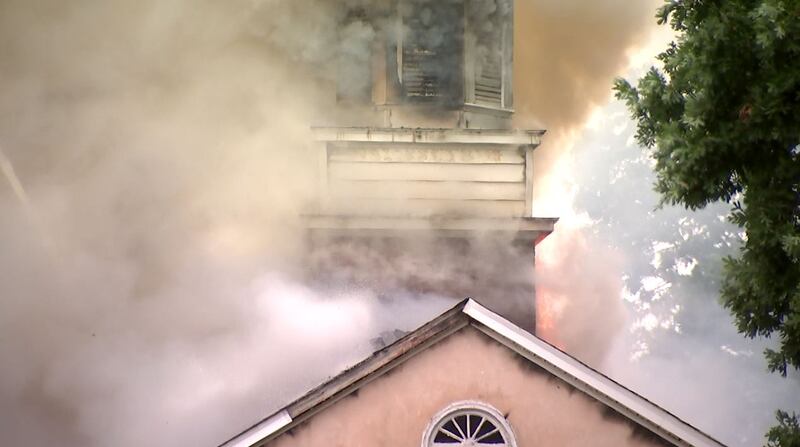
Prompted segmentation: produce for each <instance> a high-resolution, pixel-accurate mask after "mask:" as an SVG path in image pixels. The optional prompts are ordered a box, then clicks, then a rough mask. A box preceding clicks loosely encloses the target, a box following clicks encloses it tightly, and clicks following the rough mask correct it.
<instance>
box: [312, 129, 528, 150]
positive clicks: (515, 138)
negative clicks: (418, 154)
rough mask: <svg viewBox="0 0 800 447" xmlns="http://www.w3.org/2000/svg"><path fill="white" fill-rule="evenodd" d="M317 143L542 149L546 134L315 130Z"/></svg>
mask: <svg viewBox="0 0 800 447" xmlns="http://www.w3.org/2000/svg"><path fill="white" fill-rule="evenodd" d="M311 130H312V132H313V133H314V137H315V138H316V140H317V141H329V142H334V141H348V142H362V143H418V144H510V145H530V146H538V145H539V144H540V143H541V140H542V135H544V131H543V130H506V129H408V128H391V127H388V128H376V127H313V128H312V129H311Z"/></svg>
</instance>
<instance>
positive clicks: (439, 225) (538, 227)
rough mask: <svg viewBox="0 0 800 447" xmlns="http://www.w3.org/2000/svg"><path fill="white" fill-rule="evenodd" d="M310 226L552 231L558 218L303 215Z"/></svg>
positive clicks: (329, 227)
mask: <svg viewBox="0 0 800 447" xmlns="http://www.w3.org/2000/svg"><path fill="white" fill-rule="evenodd" d="M303 219H304V226H305V227H306V228H308V229H318V230H335V229H358V230H400V229H402V230H444V231H458V230H461V231H476V232H481V231H486V232H489V231H541V232H548V233H549V232H552V231H553V227H554V225H555V223H556V221H557V219H555V218H552V219H551V218H531V219H522V218H479V217H476V218H469V217H465V218H447V217H437V218H424V217H373V216H336V215H312V216H303Z"/></svg>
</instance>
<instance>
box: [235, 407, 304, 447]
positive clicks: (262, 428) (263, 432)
mask: <svg viewBox="0 0 800 447" xmlns="http://www.w3.org/2000/svg"><path fill="white" fill-rule="evenodd" d="M291 423H292V417H291V416H289V412H288V411H286V410H282V411H281V412H279V413H277V414H275V415H273V416H271V417H269V418H267V419H265V420H263V421H261V422H260V423H258V425H256V426H254V427H253V428H250V429H248V430H246V431H245V432H244V433H242V434H240V435H239V436H237V437H235V438H233V439H231V440H230V441H228V442H226V443H225V444H222V445H221V446H220V447H251V446H253V445H255V444H257V443H258V442H260V441H262V440H264V439H266V438H267V437H269V436H270V435H271V434H273V433H275V432H276V431H278V430H280V429H282V428H283V427H286V426H287V425H289V424H291Z"/></svg>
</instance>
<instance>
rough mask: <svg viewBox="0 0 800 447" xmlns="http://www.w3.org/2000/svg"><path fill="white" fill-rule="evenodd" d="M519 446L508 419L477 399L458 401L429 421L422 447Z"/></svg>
mask: <svg viewBox="0 0 800 447" xmlns="http://www.w3.org/2000/svg"><path fill="white" fill-rule="evenodd" d="M458 446H476V447H480V446H484V447H516V441H515V439H514V434H513V433H512V431H511V427H510V426H509V425H508V422H507V421H506V419H505V418H504V417H503V415H502V414H500V412H499V411H497V410H496V409H494V408H493V407H491V406H489V405H487V404H484V403H481V402H474V401H464V402H456V403H454V404H452V405H450V406H448V407H447V408H445V409H444V410H442V411H440V412H439V413H438V414H437V415H436V416H435V417H434V418H433V420H432V421H431V423H430V424H429V425H428V428H427V429H426V430H425V434H424V436H423V440H422V447H458Z"/></svg>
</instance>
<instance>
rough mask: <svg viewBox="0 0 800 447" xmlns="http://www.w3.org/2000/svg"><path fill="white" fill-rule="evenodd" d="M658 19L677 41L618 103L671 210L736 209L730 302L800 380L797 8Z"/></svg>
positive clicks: (702, 7)
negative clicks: (774, 343)
mask: <svg viewBox="0 0 800 447" xmlns="http://www.w3.org/2000/svg"><path fill="white" fill-rule="evenodd" d="M656 18H657V20H658V23H660V24H665V23H669V24H670V26H671V27H672V28H673V29H675V30H676V31H677V32H678V33H679V36H678V38H677V39H676V41H675V42H672V43H671V44H670V45H668V46H667V48H666V49H665V50H664V52H662V53H661V54H660V55H659V56H658V60H659V61H660V62H661V63H662V64H663V66H662V68H661V69H657V68H655V67H654V68H652V69H651V70H650V71H648V72H647V73H646V74H645V75H644V76H643V77H642V78H641V79H640V80H639V81H638V83H637V85H636V87H634V86H633V85H632V84H631V83H629V82H628V81H625V80H623V79H618V80H616V81H615V85H614V88H615V90H616V96H617V97H618V98H620V99H622V100H624V101H625V103H626V105H627V106H628V109H629V111H630V113H631V116H632V117H633V119H634V120H635V121H636V122H637V132H636V139H637V141H638V142H639V143H640V144H642V145H643V146H645V147H647V148H649V149H652V152H653V157H654V159H655V161H656V165H655V171H656V183H655V189H656V191H658V192H659V193H660V194H661V197H662V202H663V203H669V204H680V205H683V206H685V207H687V208H690V209H698V208H702V207H704V206H706V205H707V204H709V203H712V202H716V201H725V202H728V203H731V205H732V206H733V213H732V217H731V221H732V222H733V223H735V224H736V225H738V226H740V227H741V228H743V229H744V231H745V232H746V237H747V240H746V243H745V244H744V246H743V247H742V249H741V251H740V253H739V255H738V256H737V257H735V258H730V259H727V260H726V262H725V278H724V281H723V284H722V288H721V295H722V301H723V303H724V305H725V306H726V307H727V308H728V309H730V311H731V312H732V314H733V315H734V317H735V319H736V324H737V327H738V329H739V331H740V332H742V333H743V334H745V335H747V336H749V337H756V336H772V335H776V336H777V339H778V348H777V349H775V350H771V351H768V352H766V353H765V355H766V358H767V363H768V366H769V368H770V370H772V371H775V372H778V373H780V374H783V375H786V373H787V372H788V370H789V369H790V368H793V369H800V187H799V186H798V183H800V158H799V157H798V150H797V147H798V144H800V118H798V117H800V20H798V18H800V4H798V2H795V1H792V0H760V1H754V0H671V1H668V2H666V3H665V4H664V5H663V6H662V7H661V8H660V9H659V10H658V13H657V14H656ZM787 427H788V428H791V427H795V428H796V424H795V425H794V426H792V425H791V424H789V425H786V426H785V427H784V428H787ZM770 439H771V438H770ZM776 439H779V438H776ZM780 439H782V438H780ZM770 442H772V441H770ZM776 442H777V441H776ZM776 445H777V444H776Z"/></svg>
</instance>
